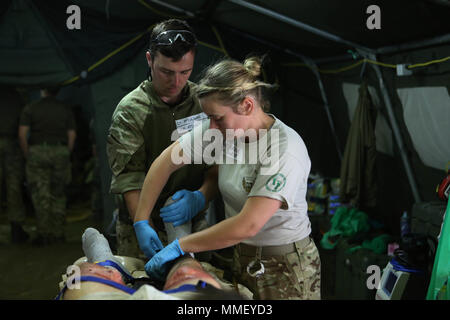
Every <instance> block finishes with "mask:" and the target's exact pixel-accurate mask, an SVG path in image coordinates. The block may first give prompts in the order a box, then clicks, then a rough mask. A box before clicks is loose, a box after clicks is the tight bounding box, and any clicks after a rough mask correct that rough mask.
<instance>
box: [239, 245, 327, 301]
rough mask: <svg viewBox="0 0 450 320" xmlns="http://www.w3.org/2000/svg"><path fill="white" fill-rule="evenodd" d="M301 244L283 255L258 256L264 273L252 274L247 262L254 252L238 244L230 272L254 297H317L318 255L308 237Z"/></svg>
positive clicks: (252, 258)
mask: <svg viewBox="0 0 450 320" xmlns="http://www.w3.org/2000/svg"><path fill="white" fill-rule="evenodd" d="M305 240H306V241H303V240H302V241H300V242H297V244H299V243H303V244H304V246H303V247H301V246H300V245H297V246H296V249H295V251H294V252H291V253H287V254H284V255H273V256H265V255H264V254H263V255H262V257H261V262H262V264H263V265H264V273H263V274H262V275H259V276H257V277H252V276H251V275H250V274H249V273H248V272H247V266H248V264H249V263H250V262H252V261H255V259H256V254H255V253H253V254H247V253H243V252H242V251H243V250H242V249H241V248H240V245H237V246H235V248H234V257H233V273H234V277H235V280H236V281H237V282H239V283H241V284H243V285H244V286H246V287H247V288H249V289H250V291H251V292H253V295H254V296H253V299H255V300H290V299H296V300H320V257H319V251H318V250H317V247H316V245H315V243H314V241H313V239H312V238H309V237H308V238H306V239H305ZM308 240H309V241H308Z"/></svg>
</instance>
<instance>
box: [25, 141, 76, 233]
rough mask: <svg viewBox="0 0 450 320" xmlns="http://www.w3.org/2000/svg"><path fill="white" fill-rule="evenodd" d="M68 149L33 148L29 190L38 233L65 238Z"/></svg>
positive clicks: (50, 146)
mask: <svg viewBox="0 0 450 320" xmlns="http://www.w3.org/2000/svg"><path fill="white" fill-rule="evenodd" d="M70 168H71V167H70V153H69V149H68V148H67V146H64V145H59V146H54V145H33V146H30V148H29V152H28V159H27V165H26V173H27V181H28V187H29V189H30V193H31V199H32V202H33V206H34V210H35V212H36V220H37V229H38V233H39V234H40V235H42V236H44V237H52V236H53V237H61V236H63V235H64V226H65V223H66V194H65V188H66V185H67V184H68V182H69V181H70V178H69V177H70Z"/></svg>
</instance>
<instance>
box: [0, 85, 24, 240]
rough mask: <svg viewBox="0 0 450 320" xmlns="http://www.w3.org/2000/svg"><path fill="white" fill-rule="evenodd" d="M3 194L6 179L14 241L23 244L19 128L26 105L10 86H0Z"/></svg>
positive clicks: (0, 147)
mask: <svg viewBox="0 0 450 320" xmlns="http://www.w3.org/2000/svg"><path fill="white" fill-rule="evenodd" d="M0 97H1V99H2V102H1V103H0V119H2V125H1V126H0V195H2V194H3V192H2V186H3V182H4V185H5V187H6V206H7V213H8V220H9V222H10V223H11V241H12V242H13V243H21V242H24V241H26V240H27V239H28V234H27V233H26V232H25V231H24V230H23V228H22V225H23V223H24V222H25V213H26V212H25V206H24V205H23V196H22V185H23V181H24V176H25V174H24V171H25V169H24V161H23V156H22V153H21V152H20V147H19V142H18V139H17V131H18V127H19V118H20V113H21V111H22V108H23V103H22V99H21V97H20V95H19V93H18V92H17V91H16V90H15V89H14V88H10V87H1V88H0Z"/></svg>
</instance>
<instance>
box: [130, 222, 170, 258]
mask: <svg viewBox="0 0 450 320" xmlns="http://www.w3.org/2000/svg"><path fill="white" fill-rule="evenodd" d="M133 227H134V231H135V232H136V238H137V240H138V243H139V247H140V248H141V250H142V251H143V252H144V254H145V255H146V256H147V258H151V257H153V256H154V255H155V254H156V253H157V251H159V250H162V248H164V246H163V245H162V243H161V240H159V237H158V234H157V233H156V231H155V230H153V228H152V227H150V224H149V223H148V221H147V220H141V221H138V222H135V223H134V224H133Z"/></svg>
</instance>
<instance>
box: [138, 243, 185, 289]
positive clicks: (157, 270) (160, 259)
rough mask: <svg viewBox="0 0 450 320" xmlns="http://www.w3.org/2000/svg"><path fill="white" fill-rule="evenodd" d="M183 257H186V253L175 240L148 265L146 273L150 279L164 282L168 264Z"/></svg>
mask: <svg viewBox="0 0 450 320" xmlns="http://www.w3.org/2000/svg"><path fill="white" fill-rule="evenodd" d="M182 255H184V252H183V250H182V249H181V247H180V243H179V242H178V239H175V240H174V241H172V242H171V243H170V244H169V245H168V246H167V247H165V248H164V249H162V250H161V251H160V252H158V253H157V254H156V255H155V256H154V257H153V258H151V259H150V261H149V262H147V263H146V265H145V272H147V274H148V276H149V277H150V278H154V279H155V278H156V279H158V280H161V281H164V280H165V276H166V273H167V262H170V261H172V260H175V259H176V258H178V257H180V256H182Z"/></svg>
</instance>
